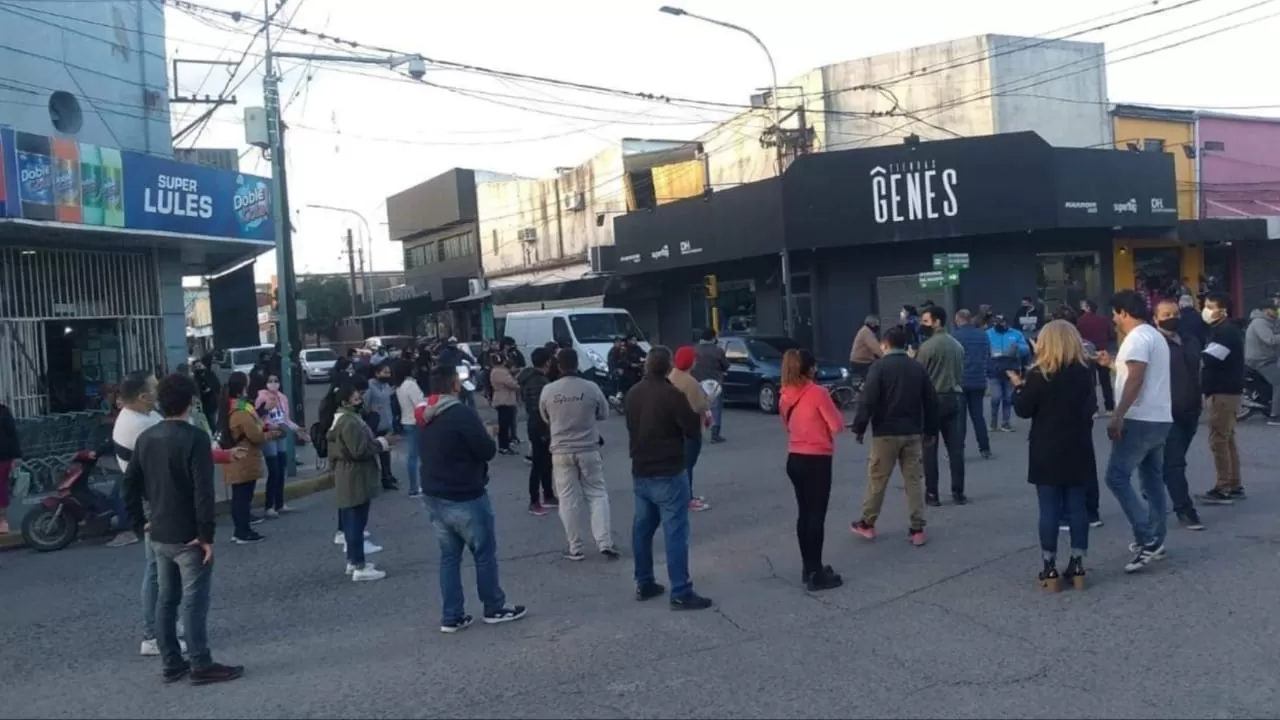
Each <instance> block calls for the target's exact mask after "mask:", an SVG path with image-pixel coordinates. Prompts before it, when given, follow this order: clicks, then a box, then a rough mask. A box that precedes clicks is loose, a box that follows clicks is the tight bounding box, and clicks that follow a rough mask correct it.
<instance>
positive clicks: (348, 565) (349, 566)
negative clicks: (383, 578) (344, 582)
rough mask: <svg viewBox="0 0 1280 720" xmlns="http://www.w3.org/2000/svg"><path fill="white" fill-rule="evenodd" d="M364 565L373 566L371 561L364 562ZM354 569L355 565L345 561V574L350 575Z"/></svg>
mask: <svg viewBox="0 0 1280 720" xmlns="http://www.w3.org/2000/svg"><path fill="white" fill-rule="evenodd" d="M364 566H365V567H367V568H371V567H374V564H373V563H371V562H367V563H365V564H364ZM355 571H356V566H355V565H352V564H351V563H347V569H346V574H348V575H350V574H351V573H353V572H355Z"/></svg>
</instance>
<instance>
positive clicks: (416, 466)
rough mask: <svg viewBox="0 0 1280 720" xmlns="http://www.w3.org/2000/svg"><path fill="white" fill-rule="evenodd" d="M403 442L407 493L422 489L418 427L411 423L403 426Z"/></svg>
mask: <svg viewBox="0 0 1280 720" xmlns="http://www.w3.org/2000/svg"><path fill="white" fill-rule="evenodd" d="M401 433H402V434H403V437H404V444H405V461H404V471H405V472H406V473H408V475H409V493H410V494H413V493H416V492H420V491H421V490H422V476H421V474H420V472H421V468H422V456H421V455H420V454H419V450H418V427H417V426H416V425H414V424H413V423H410V424H408V425H405V426H404V430H402V431H401Z"/></svg>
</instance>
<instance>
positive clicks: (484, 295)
mask: <svg viewBox="0 0 1280 720" xmlns="http://www.w3.org/2000/svg"><path fill="white" fill-rule="evenodd" d="M491 297H493V292H492V291H491V290H481V291H480V292H478V293H475V294H473V295H467V296H464V297H460V298H458V299H457V300H450V301H449V304H450V305H465V304H466V303H469V302H475V301H477V300H488V299H489V298H491Z"/></svg>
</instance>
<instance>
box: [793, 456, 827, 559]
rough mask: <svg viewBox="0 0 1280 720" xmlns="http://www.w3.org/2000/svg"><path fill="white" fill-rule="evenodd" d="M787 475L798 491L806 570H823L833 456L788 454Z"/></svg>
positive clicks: (798, 531)
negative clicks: (823, 548)
mask: <svg viewBox="0 0 1280 720" xmlns="http://www.w3.org/2000/svg"><path fill="white" fill-rule="evenodd" d="M787 477H788V478H790V480H791V487H792V489H794V490H795V492H796V540H797V541H799V543H800V561H801V563H802V564H803V569H804V572H806V573H812V572H819V571H821V570H822V568H823V565H822V545H823V542H824V540H825V538H826V527H827V507H828V505H830V503H831V456H830V455H800V454H797V453H790V454H788V455H787Z"/></svg>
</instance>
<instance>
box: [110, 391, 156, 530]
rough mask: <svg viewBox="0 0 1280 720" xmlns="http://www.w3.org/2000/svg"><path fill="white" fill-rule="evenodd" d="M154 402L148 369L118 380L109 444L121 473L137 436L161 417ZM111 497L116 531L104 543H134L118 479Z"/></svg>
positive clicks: (131, 452) (125, 469) (130, 457)
mask: <svg viewBox="0 0 1280 720" xmlns="http://www.w3.org/2000/svg"><path fill="white" fill-rule="evenodd" d="M155 405H156V377H155V375H153V374H152V373H151V372H150V371H148V370H135V371H133V372H131V373H129V374H128V375H126V376H125V378H124V380H123V381H122V382H121V383H120V412H119V414H117V415H116V421H115V424H114V425H113V426H112V428H111V444H112V446H113V449H114V451H115V456H116V463H117V464H118V465H119V466H120V472H121V473H124V472H126V471H127V470H128V469H129V461H130V460H132V459H133V448H134V444H135V443H136V442H137V441H138V436H139V435H141V434H142V433H143V432H144V431H146V430H147V429H148V428H150V427H152V426H153V425H156V424H158V423H159V422H160V421H161V420H162V419H163V418H161V417H160V415H159V413H157V412H156V411H155ZM111 500H112V503H113V504H114V505H115V511H116V527H117V528H119V532H118V533H117V534H116V536H115V537H114V538H112V539H111V541H110V542H108V543H107V547H113V548H114V547H124V546H126V545H132V544H134V543H136V542H138V538H137V536H136V535H134V534H133V532H132V531H130V527H132V523H130V522H129V520H130V518H129V508H128V505H127V504H126V503H125V501H124V493H123V492H122V485H121V482H120V480H116V483H115V487H114V488H112V491H111Z"/></svg>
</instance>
